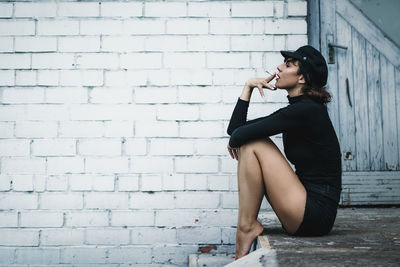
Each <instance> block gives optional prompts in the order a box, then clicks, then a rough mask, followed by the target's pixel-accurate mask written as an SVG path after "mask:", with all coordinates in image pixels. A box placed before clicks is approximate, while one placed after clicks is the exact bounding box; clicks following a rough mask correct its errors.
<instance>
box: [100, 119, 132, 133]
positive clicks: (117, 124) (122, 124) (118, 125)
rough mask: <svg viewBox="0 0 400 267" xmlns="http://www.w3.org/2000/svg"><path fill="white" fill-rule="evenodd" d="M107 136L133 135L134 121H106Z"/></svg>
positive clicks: (105, 130) (105, 131)
mask: <svg viewBox="0 0 400 267" xmlns="http://www.w3.org/2000/svg"><path fill="white" fill-rule="evenodd" d="M104 136H105V137H132V136H133V123H132V122H130V121H106V122H104Z"/></svg>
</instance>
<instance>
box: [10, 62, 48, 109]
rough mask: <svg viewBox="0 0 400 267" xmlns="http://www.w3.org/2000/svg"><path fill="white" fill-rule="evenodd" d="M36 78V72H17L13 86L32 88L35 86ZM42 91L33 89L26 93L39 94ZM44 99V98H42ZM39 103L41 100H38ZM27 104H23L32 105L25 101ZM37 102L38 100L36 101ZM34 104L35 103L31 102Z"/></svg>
mask: <svg viewBox="0 0 400 267" xmlns="http://www.w3.org/2000/svg"><path fill="white" fill-rule="evenodd" d="M36 76H37V71H36V70H17V71H15V85H24V86H28V85H30V86H34V85H36ZM41 91H43V89H41V88H35V90H30V91H28V90H27V92H41ZM43 98H44V96H43ZM35 100H36V99H35V97H34V98H33V101H35ZM40 100H41V101H43V100H42V99H40ZM25 101H27V102H25V103H32V102H33V101H32V102H28V101H31V100H25ZM36 101H38V100H36ZM33 103H35V102H33Z"/></svg>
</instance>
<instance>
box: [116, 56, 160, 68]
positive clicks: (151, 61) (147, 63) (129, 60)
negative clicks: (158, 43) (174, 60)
mask: <svg viewBox="0 0 400 267" xmlns="http://www.w3.org/2000/svg"><path fill="white" fill-rule="evenodd" d="M161 55H162V54H161V53H131V54H121V56H120V58H121V68H124V69H159V68H161V67H162V65H161V60H162V58H161Z"/></svg>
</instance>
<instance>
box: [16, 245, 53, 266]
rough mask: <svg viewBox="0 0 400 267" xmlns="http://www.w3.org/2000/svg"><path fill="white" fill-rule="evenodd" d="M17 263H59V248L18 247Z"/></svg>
mask: <svg viewBox="0 0 400 267" xmlns="http://www.w3.org/2000/svg"><path fill="white" fill-rule="evenodd" d="M15 254H16V256H15V258H16V263H19V264H22V263H24V264H27V263H28V264H58V263H59V258H60V249H59V248H17V249H16V252H15Z"/></svg>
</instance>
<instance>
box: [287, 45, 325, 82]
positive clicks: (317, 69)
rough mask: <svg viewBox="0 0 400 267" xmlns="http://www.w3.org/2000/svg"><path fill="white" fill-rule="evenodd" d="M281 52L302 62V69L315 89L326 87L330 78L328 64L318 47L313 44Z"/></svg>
mask: <svg viewBox="0 0 400 267" xmlns="http://www.w3.org/2000/svg"><path fill="white" fill-rule="evenodd" d="M281 54H282V56H284V57H285V58H288V57H291V58H294V59H298V60H299V61H300V62H301V66H302V67H301V69H300V71H301V72H302V74H303V75H304V76H305V79H306V81H307V83H309V84H310V85H311V86H312V87H313V88H314V89H317V90H318V89H320V88H322V87H324V85H325V84H326V82H327V79H328V66H327V65H326V61H325V58H324V57H323V56H322V54H321V53H320V52H319V51H318V50H317V49H315V48H314V47H312V46H311V45H305V46H302V47H300V48H299V49H297V50H296V51H281Z"/></svg>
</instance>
